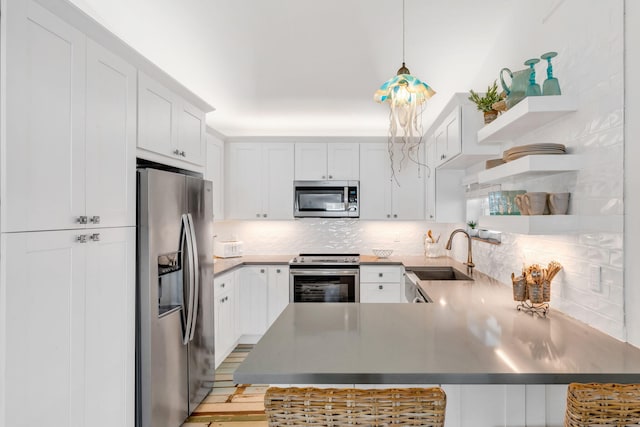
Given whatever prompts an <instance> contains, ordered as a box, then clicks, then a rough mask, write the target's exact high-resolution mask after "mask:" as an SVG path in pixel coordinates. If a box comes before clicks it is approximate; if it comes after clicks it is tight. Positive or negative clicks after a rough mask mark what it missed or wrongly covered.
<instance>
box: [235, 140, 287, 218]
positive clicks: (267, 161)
mask: <svg viewBox="0 0 640 427" xmlns="http://www.w3.org/2000/svg"><path fill="white" fill-rule="evenodd" d="M226 151H227V154H226V158H227V159H228V161H227V168H226V180H225V186H226V203H225V209H226V218H227V219H292V218H293V144H292V143H286V142H283V143H257V142H233V143H229V144H228V145H227V150H226Z"/></svg>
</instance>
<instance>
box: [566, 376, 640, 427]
mask: <svg viewBox="0 0 640 427" xmlns="http://www.w3.org/2000/svg"><path fill="white" fill-rule="evenodd" d="M638 423H640V384H580V383H571V384H569V387H568V389H567V410H566V412H565V418H564V425H565V427H587V426H600V425H607V426H630V425H634V424H638Z"/></svg>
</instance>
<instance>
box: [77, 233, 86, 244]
mask: <svg viewBox="0 0 640 427" xmlns="http://www.w3.org/2000/svg"><path fill="white" fill-rule="evenodd" d="M76 242H78V243H87V235H86V234H81V235H79V236H76Z"/></svg>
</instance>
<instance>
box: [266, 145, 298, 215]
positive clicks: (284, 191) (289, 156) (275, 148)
mask: <svg viewBox="0 0 640 427" xmlns="http://www.w3.org/2000/svg"><path fill="white" fill-rule="evenodd" d="M262 158H263V165H262V175H263V177H262V181H261V182H262V185H263V190H262V217H263V218H267V219H293V144H291V143H288V142H284V143H270V144H264V147H263V155H262Z"/></svg>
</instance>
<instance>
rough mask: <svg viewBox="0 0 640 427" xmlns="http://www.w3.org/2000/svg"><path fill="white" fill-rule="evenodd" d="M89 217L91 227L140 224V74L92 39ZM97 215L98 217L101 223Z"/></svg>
mask: <svg viewBox="0 0 640 427" xmlns="http://www.w3.org/2000/svg"><path fill="white" fill-rule="evenodd" d="M86 109H87V114H86V120H87V126H86V129H87V133H86V141H87V143H86V182H87V184H86V214H87V216H88V221H89V223H90V226H91V227H117V226H135V225H136V163H135V161H136V158H135V149H136V70H135V68H134V67H133V66H131V65H130V64H128V63H127V62H126V61H124V60H123V59H121V58H119V57H118V56H116V55H114V54H112V53H111V52H109V51H107V50H106V49H104V48H103V47H102V46H100V45H98V44H97V43H94V42H93V41H91V40H87V107H86ZM95 216H99V217H100V219H99V222H97V223H96V218H95Z"/></svg>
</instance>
